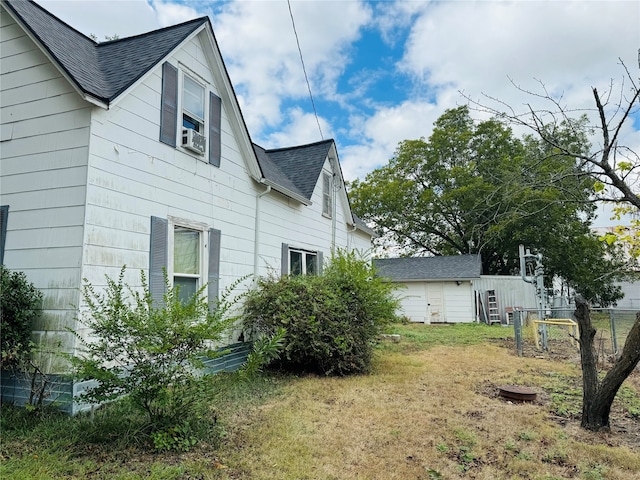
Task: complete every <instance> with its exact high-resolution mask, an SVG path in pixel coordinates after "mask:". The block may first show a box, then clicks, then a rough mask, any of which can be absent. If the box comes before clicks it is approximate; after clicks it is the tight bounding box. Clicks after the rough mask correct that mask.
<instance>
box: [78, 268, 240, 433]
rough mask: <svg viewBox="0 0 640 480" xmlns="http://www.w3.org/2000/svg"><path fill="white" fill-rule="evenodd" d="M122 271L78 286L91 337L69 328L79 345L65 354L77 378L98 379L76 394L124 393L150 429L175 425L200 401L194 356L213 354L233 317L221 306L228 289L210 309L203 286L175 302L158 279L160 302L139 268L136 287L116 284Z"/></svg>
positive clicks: (105, 396)
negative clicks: (99, 287)
mask: <svg viewBox="0 0 640 480" xmlns="http://www.w3.org/2000/svg"><path fill="white" fill-rule="evenodd" d="M124 273H125V268H124V267H123V269H122V271H121V272H120V276H119V278H118V279H117V280H113V279H111V278H108V277H107V287H106V289H105V290H104V292H98V291H96V290H95V289H94V287H93V286H92V285H91V284H89V283H86V284H85V285H84V288H83V298H84V301H85V303H86V305H87V310H86V312H85V313H84V314H83V316H82V318H81V321H82V322H83V323H84V324H85V325H86V326H87V327H89V328H90V329H91V331H92V334H91V335H92V336H91V338H90V339H89V340H87V339H85V338H84V337H81V336H79V335H77V338H78V340H79V341H80V343H81V344H82V349H81V351H80V353H79V355H77V356H75V357H72V358H71V359H70V360H71V362H72V364H73V365H74V367H75V375H76V377H77V378H79V379H81V380H90V379H95V380H98V384H97V385H96V386H95V387H92V388H90V389H88V390H87V391H86V392H85V393H84V394H83V395H82V397H81V398H82V399H83V400H86V401H89V402H91V403H102V402H106V401H109V400H114V399H116V398H118V397H120V396H122V395H128V396H129V398H130V399H131V401H132V403H133V405H134V406H136V407H138V408H139V409H141V410H142V411H143V412H145V413H146V414H147V416H148V419H149V421H150V423H151V424H153V425H154V428H155V429H157V428H162V427H166V426H169V427H170V428H175V427H176V425H182V424H183V422H184V421H186V420H188V419H189V418H190V417H193V416H197V415H198V412H197V410H198V408H200V407H202V406H203V402H202V401H201V400H202V399H203V398H206V396H207V395H208V393H207V391H206V388H204V385H205V382H201V381H199V378H198V376H199V375H198V369H199V368H200V367H201V366H202V361H201V358H202V357H203V356H207V355H212V354H214V352H213V351H212V347H213V346H214V345H215V343H213V342H216V341H219V340H220V339H221V338H222V335H223V334H224V333H226V332H227V331H228V330H229V328H230V326H231V325H232V324H233V321H234V319H233V318H231V317H229V316H228V313H229V311H230V309H231V307H232V306H233V304H234V301H233V300H230V301H229V300H227V298H228V295H229V294H230V290H229V291H227V292H226V295H224V296H223V298H222V300H221V301H220V302H219V303H218V308H216V309H214V310H213V311H210V310H209V305H208V303H207V299H206V298H205V295H204V288H205V287H203V288H201V289H200V290H198V292H197V293H196V294H195V295H194V296H193V297H191V299H190V300H189V301H183V300H180V298H179V295H178V293H179V292H178V289H174V288H172V287H170V286H169V285H168V280H167V279H166V278H165V282H166V283H167V290H166V291H167V293H166V294H165V296H164V303H163V304H162V305H156V304H154V302H153V299H152V297H151V293H150V291H149V288H148V285H147V281H146V278H145V275H144V272H141V274H140V276H141V284H142V288H141V289H140V290H138V289H134V288H132V287H130V286H129V285H127V284H125V283H124V281H123V278H124ZM74 333H75V332H74Z"/></svg>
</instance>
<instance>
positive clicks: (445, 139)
mask: <svg viewBox="0 0 640 480" xmlns="http://www.w3.org/2000/svg"><path fill="white" fill-rule="evenodd" d="M586 130H587V125H586V119H585V118H581V119H579V120H577V121H567V122H565V123H563V124H561V125H559V126H558V127H557V128H556V129H555V130H554V131H553V132H550V133H549V135H552V136H553V137H554V138H555V139H556V142H557V143H559V144H562V145H572V148H574V149H575V150H576V151H580V152H583V151H587V150H588V148H589V142H588V139H587V132H586ZM593 186H594V181H593V179H592V178H591V177H590V176H589V175H587V172H583V171H582V170H580V168H578V167H577V165H576V162H575V158H574V157H571V156H569V155H566V154H564V153H563V152H561V151H559V150H558V149H557V148H556V147H554V146H550V145H549V144H548V143H546V142H543V141H541V140H539V139H538V138H536V137H534V136H525V137H524V138H522V139H519V138H516V137H515V136H514V135H513V133H512V131H511V129H510V128H508V127H507V126H505V124H504V123H502V122H500V121H498V120H496V119H495V118H494V119H490V120H486V121H483V122H479V123H476V122H474V121H473V120H472V118H471V116H470V114H469V109H468V107H466V106H461V107H458V108H455V109H451V110H447V111H446V112H445V113H444V114H443V115H442V116H441V117H440V118H439V119H438V120H437V121H436V122H435V124H434V129H433V133H432V135H431V137H429V139H428V140H424V139H419V140H406V141H404V142H401V143H400V145H399V146H398V149H397V151H396V154H395V155H394V157H393V158H392V159H391V160H390V162H389V164H388V165H386V166H384V167H381V168H379V169H377V170H374V171H373V172H371V173H370V174H369V175H367V177H366V178H365V180H364V181H358V180H356V181H355V182H353V184H352V185H351V189H350V196H351V199H352V202H353V208H354V211H355V213H356V214H358V215H359V216H360V217H361V218H363V219H364V220H365V221H368V222H370V223H371V224H372V225H374V226H375V228H377V230H378V231H379V233H381V234H382V236H381V239H380V240H379V242H380V243H385V242H387V243H390V244H392V245H396V246H399V248H400V250H401V251H402V253H403V254H406V255H424V254H427V255H429V254H431V255H456V254H466V253H478V254H480V255H481V257H482V264H483V270H484V273H486V274H515V273H517V272H518V269H519V260H518V245H519V244H525V245H527V247H529V248H532V249H534V250H536V251H538V252H540V253H542V254H543V255H544V257H545V267H546V272H545V273H546V275H547V278H548V279H549V280H551V279H552V278H554V277H562V278H564V279H565V280H566V281H567V282H568V283H569V284H570V285H571V286H572V287H573V288H575V289H576V290H577V291H579V292H580V293H583V294H584V295H589V296H590V298H593V299H597V300H598V301H599V302H601V303H604V304H608V303H610V302H612V301H615V300H616V299H617V298H619V297H620V291H619V289H616V288H615V287H614V286H613V285H612V282H613V281H614V280H615V279H616V278H618V276H619V274H620V269H619V267H620V262H619V261H618V257H617V256H616V255H613V256H611V255H608V256H607V255H605V253H615V252H613V250H615V249H610V250H611V252H605V250H606V246H605V245H604V244H603V242H601V241H599V240H598V239H597V238H596V237H595V236H593V235H592V234H591V233H590V229H589V226H590V220H591V219H592V218H593V214H594V206H593V204H592V202H591V201H590V196H591V195H592V193H593ZM578 253H581V254H584V255H585V256H586V257H587V258H589V259H590V260H591V261H592V262H596V263H597V264H598V266H599V267H598V270H599V273H598V275H597V276H595V275H594V276H589V275H585V273H586V272H585V270H584V269H581V268H579V267H580V265H581V264H582V260H581V259H580V257H579V255H578ZM570 258H571V259H574V260H575V262H578V263H577V264H573V263H571V262H570V261H568V259H570ZM601 284H604V285H605V286H606V288H605V289H600V290H598V289H597V288H596V286H597V285H601ZM596 292H597V295H596Z"/></svg>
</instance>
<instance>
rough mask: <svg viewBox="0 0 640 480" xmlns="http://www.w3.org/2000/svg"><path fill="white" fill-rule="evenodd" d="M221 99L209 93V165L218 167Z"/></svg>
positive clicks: (220, 140) (220, 151) (220, 149)
mask: <svg viewBox="0 0 640 480" xmlns="http://www.w3.org/2000/svg"><path fill="white" fill-rule="evenodd" d="M221 123H222V99H221V98H220V97H218V96H217V95H216V94H214V93H213V92H209V163H210V164H211V165H214V166H216V167H219V166H220V157H221V153H222V148H221V147H222V145H221V142H222V135H221Z"/></svg>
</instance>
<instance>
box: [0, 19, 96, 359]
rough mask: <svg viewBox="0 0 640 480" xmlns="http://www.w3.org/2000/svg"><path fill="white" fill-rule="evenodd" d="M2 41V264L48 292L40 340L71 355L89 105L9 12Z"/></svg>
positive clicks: (1, 24) (0, 22)
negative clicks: (4, 213) (5, 221)
mask: <svg viewBox="0 0 640 480" xmlns="http://www.w3.org/2000/svg"><path fill="white" fill-rule="evenodd" d="M0 42H1V44H0V69H1V70H0V75H1V76H0V123H1V124H2V127H1V132H2V136H1V140H2V142H1V143H0V150H1V154H0V155H1V161H2V164H1V168H0V205H9V206H10V208H9V215H8V224H7V238H6V245H5V255H4V261H5V264H6V266H7V267H8V268H9V269H11V270H18V271H24V272H25V273H26V275H27V277H28V279H29V280H30V281H31V282H33V283H34V285H35V286H36V287H37V288H38V289H40V290H41V291H42V292H43V294H44V301H43V306H42V307H43V316H42V319H41V321H40V322H39V323H38V324H37V325H36V326H35V333H34V335H35V339H36V340H37V341H39V342H41V343H42V344H45V346H46V343H47V342H51V343H52V345H58V344H59V343H61V345H62V347H63V349H65V350H69V349H70V348H71V345H72V343H73V337H72V336H71V335H70V334H69V333H68V332H67V331H66V330H65V328H66V327H67V326H72V323H70V321H71V320H70V319H72V318H73V316H74V314H73V310H72V305H77V304H78V286H79V282H80V277H81V270H80V266H81V258H82V240H83V222H84V214H85V209H84V202H85V196H86V188H85V183H86V178H87V154H88V148H87V147H88V142H89V124H90V108H89V107H88V104H87V103H86V102H84V101H83V100H82V99H81V98H80V96H79V95H78V94H77V93H75V91H74V90H73V88H72V87H71V85H70V84H69V83H68V82H67V81H66V80H65V79H64V78H63V77H62V76H61V74H60V72H59V71H58V70H57V69H56V68H55V66H54V65H53V64H51V62H49V60H48V59H47V58H46V57H45V56H44V55H43V54H42V53H41V52H40V50H39V49H38V47H37V46H36V45H35V44H34V43H33V42H32V41H31V39H29V37H28V36H26V35H25V34H24V32H23V30H22V29H21V28H20V27H19V26H18V25H17V24H15V23H14V22H13V20H12V18H11V17H10V16H9V15H8V14H7V13H6V12H5V11H4V10H3V9H2V11H1V12H0ZM45 331H48V332H49V333H47V334H45V333H44V332H45ZM50 368H51V370H56V369H57V367H56V366H55V365H51V366H50Z"/></svg>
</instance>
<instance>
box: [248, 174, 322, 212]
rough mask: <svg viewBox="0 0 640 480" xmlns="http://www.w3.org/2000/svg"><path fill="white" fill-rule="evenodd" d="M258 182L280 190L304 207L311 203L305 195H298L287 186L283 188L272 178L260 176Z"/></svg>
mask: <svg viewBox="0 0 640 480" xmlns="http://www.w3.org/2000/svg"><path fill="white" fill-rule="evenodd" d="M258 182H259V183H262V184H264V185H268V186H270V187H271V188H272V189H273V190H275V191H277V192H280V193H281V194H283V195H284V196H286V197H289V198H291V199H293V200H295V201H296V202H299V203H301V204H302V205H304V206H305V207H308V206H309V205H312V204H313V202H311V200H309V199H307V198H306V197H303V196H302V195H300V194H298V193H295V192H292V191H291V190H289V189H288V188H285V187H283V186H282V185H279V184H277V183H276V182H274V181H273V180H269V179H268V178H264V177H261V178H260V180H258Z"/></svg>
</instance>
